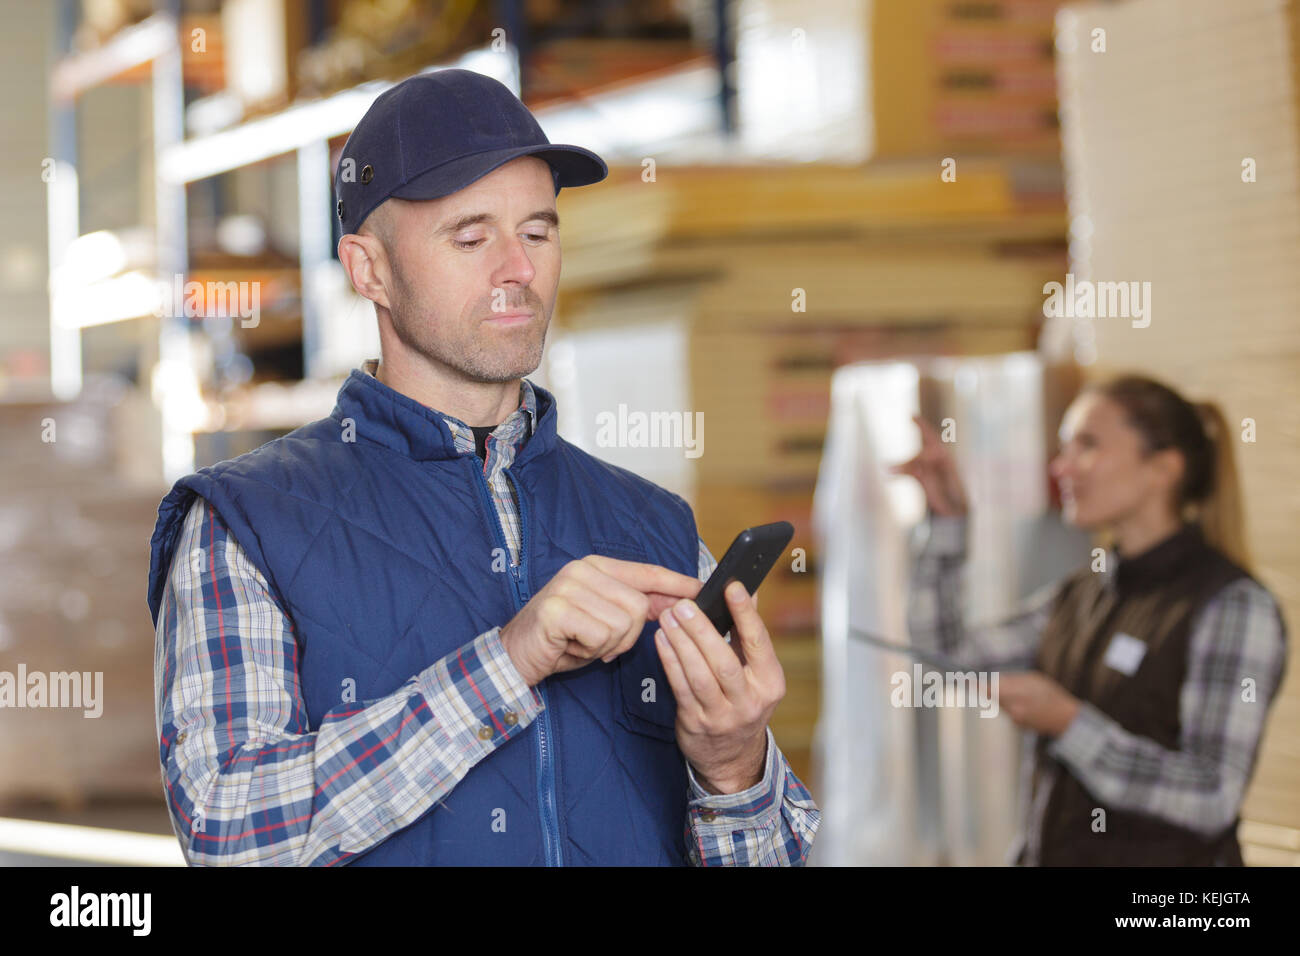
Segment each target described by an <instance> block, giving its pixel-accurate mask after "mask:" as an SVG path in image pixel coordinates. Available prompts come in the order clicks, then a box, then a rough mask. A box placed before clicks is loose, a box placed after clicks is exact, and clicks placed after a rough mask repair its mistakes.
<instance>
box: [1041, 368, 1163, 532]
mask: <svg viewBox="0 0 1300 956" xmlns="http://www.w3.org/2000/svg"><path fill="white" fill-rule="evenodd" d="M1060 440H1061V448H1060V452H1059V453H1058V454H1057V456H1056V457H1055V458H1054V459H1052V463H1051V471H1052V475H1053V476H1054V477H1055V478H1056V479H1057V481H1058V482H1059V484H1060V487H1061V504H1062V512H1063V516H1064V518H1065V520H1066V521H1067V522H1069V523H1070V524H1072V525H1074V526H1076V527H1079V528H1085V529H1088V530H1097V529H1100V528H1105V527H1109V526H1112V525H1114V524H1116V523H1118V522H1122V521H1124V520H1126V519H1129V518H1131V517H1133V516H1134V515H1137V514H1140V513H1141V512H1143V511H1147V510H1151V509H1156V510H1163V509H1170V510H1172V506H1171V505H1170V502H1171V501H1172V492H1173V488H1174V484H1175V483H1176V481H1177V479H1178V475H1179V469H1180V467H1181V455H1179V453H1178V452H1177V451H1174V450H1172V449H1166V450H1164V451H1161V452H1155V453H1152V454H1148V455H1144V454H1143V443H1142V436H1141V435H1140V434H1139V433H1138V431H1137V430H1136V429H1134V428H1133V427H1132V426H1131V425H1130V424H1129V423H1128V420H1127V418H1126V416H1125V414H1124V410H1123V408H1121V407H1120V405H1119V404H1117V403H1116V402H1114V401H1112V400H1111V399H1109V398H1107V397H1105V396H1104V395H1101V394H1099V393H1096V392H1084V393H1083V394H1082V395H1080V396H1079V397H1078V398H1077V399H1075V401H1074V402H1073V404H1071V405H1070V407H1069V409H1068V410H1067V411H1066V413H1065V417H1064V419H1063V420H1062V422H1061V430H1060Z"/></svg>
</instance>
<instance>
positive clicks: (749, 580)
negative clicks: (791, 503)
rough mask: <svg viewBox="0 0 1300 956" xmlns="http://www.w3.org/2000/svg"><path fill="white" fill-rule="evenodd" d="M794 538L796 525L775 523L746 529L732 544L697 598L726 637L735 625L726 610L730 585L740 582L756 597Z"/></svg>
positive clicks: (728, 609)
mask: <svg viewBox="0 0 1300 956" xmlns="http://www.w3.org/2000/svg"><path fill="white" fill-rule="evenodd" d="M793 537H794V525H792V524H791V523H790V522H788V521H774V522H773V523H772V524H761V525H758V526H757V527H755V528H746V529H745V530H744V531H742V532H740V534H738V535H736V540H735V541H733V542H731V547H729V548H728V549H727V553H726V554H724V555H723V556H722V560H721V561H719V562H718V566H717V567H716V568H714V569H713V573H712V574H710V575H709V579H708V580H707V581H705V582H704V587H702V588H700V593H699V594H698V595H696V598H695V603H696V604H697V605H699V608H700V610H701V611H702V612H704V616H705V617H707V618H708V619H709V620H710V621H711V622H712V623H713V626H714V627H715V628H717V629H718V633H719V634H721V635H722V636H723V637H726V636H727V632H728V631H730V630H731V629H732V627H734V626H735V623H736V622H735V621H734V620H732V617H731V608H730V607H728V606H727V596H726V593H725V592H726V589H727V585H728V584H730V583H731V582H732V581H737V580H738V581H740V582H741V583H742V584H744V585H745V587H746V588H747V589H748V590H749V593H750V594H753V593H754V592H755V591H757V590H758V586H759V585H760V584H762V583H763V579H764V578H765V577H767V572H768V571H771V570H772V565H774V564H776V560H777V558H779V557H781V554H782V553H783V552H784V551H785V546H786V545H787V544H789V543H790V539H791V538H793Z"/></svg>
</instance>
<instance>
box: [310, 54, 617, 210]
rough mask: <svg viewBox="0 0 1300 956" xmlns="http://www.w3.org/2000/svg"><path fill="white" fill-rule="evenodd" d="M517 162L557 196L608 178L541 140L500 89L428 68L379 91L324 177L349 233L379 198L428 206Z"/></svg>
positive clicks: (479, 78)
mask: <svg viewBox="0 0 1300 956" xmlns="http://www.w3.org/2000/svg"><path fill="white" fill-rule="evenodd" d="M520 156H537V157H538V158H540V159H544V160H546V162H547V163H549V164H550V167H551V176H552V178H553V179H554V180H555V192H556V194H557V195H558V194H559V192H560V190H561V189H562V188H563V187H565V186H588V185H590V184H592V183H598V182H600V181H601V180H602V179H604V178H605V176H606V175H607V174H608V173H609V169H608V167H607V166H606V165H605V162H604V160H602V159H601V158H600V157H599V156H597V155H596V154H595V153H593V152H592V151H591V150H589V149H583V148H582V147H581V146H566V145H562V144H556V143H552V142H550V141H549V140H548V139H547V138H546V134H545V133H543V132H542V128H541V127H540V126H539V125H537V120H536V119H535V118H534V117H533V114H532V113H531V112H529V110H528V107H526V106H524V104H523V103H522V102H520V100H519V98H518V97H517V96H515V95H514V94H513V93H512V92H510V88H509V87H508V86H506V85H505V84H504V83H501V82H500V81H498V80H494V79H493V78H492V77H490V76H484V75H483V74H482V73H475V72H474V71H472V70H437V71H435V72H433V73H421V74H419V75H418V76H412V77H409V78H407V79H405V80H402V82H400V83H398V84H397V85H396V86H393V87H391V88H390V89H388V90H385V91H384V92H383V93H381V94H380V95H379V97H378V98H376V100H375V101H374V102H373V103H371V104H370V109H368V110H366V115H365V116H363V117H361V122H359V123H357V126H356V128H355V129H354V130H353V131H352V134H351V135H350V136H349V137H348V141H347V143H346V144H345V145H344V146H343V155H342V156H341V157H340V158H339V165H338V168H337V169H336V170H335V171H334V196H335V198H336V200H337V203H336V204H335V207H334V211H335V213H336V215H337V216H338V218H339V224H340V226H341V227H342V234H344V235H346V234H348V233H354V232H356V231H357V229H359V228H360V227H361V224H362V223H363V222H365V219H366V217H367V216H369V215H370V213H371V212H373V211H374V209H375V207H376V206H378V205H379V204H380V203H382V202H383V201H384V200H385V199H387V198H388V197H389V196H397V197H398V198H400V199H437V198H438V197H440V196H447V195H450V194H451V193H454V192H456V191H457V190H459V189H464V188H465V187H466V186H468V185H469V184H470V183H472V182H474V181H475V180H476V179H479V178H480V177H482V176H484V175H486V174H487V173H490V172H492V170H494V169H496V168H497V167H498V166H503V165H505V164H506V163H508V162H510V161H511V160H512V159H517V158H518V157H520Z"/></svg>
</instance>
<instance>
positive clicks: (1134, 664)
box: [1102, 631, 1147, 677]
mask: <svg viewBox="0 0 1300 956" xmlns="http://www.w3.org/2000/svg"><path fill="white" fill-rule="evenodd" d="M1146 653H1147V646H1146V644H1145V643H1144V642H1142V641H1139V640H1138V639H1137V638H1136V637H1134V636H1133V635H1131V634H1125V633H1124V632H1123V631H1117V632H1116V633H1115V636H1114V637H1112V638H1111V639H1110V646H1109V647H1108V648H1106V656H1105V657H1104V658H1103V659H1102V660H1103V662H1104V663H1105V664H1106V666H1107V667H1109V668H1112V669H1113V670H1117V671H1119V672H1120V673H1121V674H1125V675H1127V676H1129V677H1132V676H1133V675H1134V674H1135V673H1136V672H1137V669H1138V665H1139V664H1141V663H1142V658H1143V657H1145V656H1146Z"/></svg>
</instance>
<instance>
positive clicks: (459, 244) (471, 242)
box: [452, 239, 483, 249]
mask: <svg viewBox="0 0 1300 956" xmlns="http://www.w3.org/2000/svg"><path fill="white" fill-rule="evenodd" d="M482 241H483V240H482V239H466V240H463V241H462V240H460V239H453V240H452V245H454V246H455V247H456V248H457V249H473V248H474V247H475V246H477V245H478V244H479V243H480V242H482Z"/></svg>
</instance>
